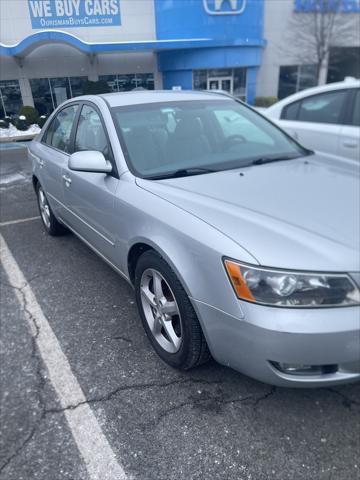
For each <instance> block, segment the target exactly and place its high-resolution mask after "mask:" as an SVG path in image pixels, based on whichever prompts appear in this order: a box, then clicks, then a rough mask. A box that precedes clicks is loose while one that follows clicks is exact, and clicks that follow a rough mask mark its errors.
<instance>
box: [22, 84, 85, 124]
mask: <svg viewBox="0 0 360 480" xmlns="http://www.w3.org/2000/svg"><path fill="white" fill-rule="evenodd" d="M86 80H87V78H86V77H59V78H33V79H31V80H30V86H31V91H32V94H33V99H34V105H35V108H36V109H37V111H38V112H39V114H40V115H47V114H49V113H51V112H52V111H53V110H55V108H56V107H58V106H59V105H60V104H61V103H62V102H64V101H65V100H67V99H68V98H73V97H77V96H78V95H82V94H83V86H84V84H85V82H86Z"/></svg>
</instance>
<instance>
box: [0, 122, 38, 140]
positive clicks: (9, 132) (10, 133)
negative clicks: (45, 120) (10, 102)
mask: <svg viewBox="0 0 360 480" xmlns="http://www.w3.org/2000/svg"><path fill="white" fill-rule="evenodd" d="M40 131H41V128H40V127H39V125H36V124H34V125H30V127H29V128H28V129H27V130H18V129H17V128H16V127H15V126H14V125H13V124H12V123H10V125H9V128H0V138H9V137H23V136H24V135H37V134H38V133H40Z"/></svg>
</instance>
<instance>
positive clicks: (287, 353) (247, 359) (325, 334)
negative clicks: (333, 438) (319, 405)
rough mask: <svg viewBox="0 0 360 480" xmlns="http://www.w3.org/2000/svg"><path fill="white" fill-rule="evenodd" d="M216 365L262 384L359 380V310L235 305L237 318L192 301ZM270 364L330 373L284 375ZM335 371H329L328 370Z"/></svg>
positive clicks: (308, 384) (302, 384)
mask: <svg viewBox="0 0 360 480" xmlns="http://www.w3.org/2000/svg"><path fill="white" fill-rule="evenodd" d="M193 304H194V307H195V309H196V311H197V313H198V316H199V320H200V323H201V325H202V327H203V331H204V334H205V336H206V339H207V342H208V345H209V348H210V351H211V353H212V355H213V357H214V358H215V359H216V360H217V361H218V362H219V363H221V364H223V365H227V366H229V367H231V368H234V369H235V370H238V371H239V372H241V373H244V374H246V375H249V376H250V377H253V378H256V379H257V380H260V381H262V382H265V383H270V384H273V385H278V386H287V387H318V386H327V385H335V384H341V383H349V382H354V381H357V380H360V308H359V307H343V308H326V309H290V308H274V307H264V306H260V305H255V304H250V303H246V302H241V310H242V311H243V313H244V317H243V318H237V317H234V316H231V315H229V314H227V313H225V312H223V311H221V310H218V309H217V308H215V307H212V306H210V305H207V304H205V303H202V302H199V301H197V300H193ZM272 362H275V364H276V363H279V364H281V363H286V364H299V365H314V366H316V365H319V366H320V365H325V366H327V365H331V366H335V367H336V368H332V373H321V374H304V375H301V374H299V373H297V374H288V373H283V372H281V371H280V370H279V369H278V368H276V367H275V366H274V364H273V363H272ZM334 370H335V371H334Z"/></svg>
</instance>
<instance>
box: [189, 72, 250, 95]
mask: <svg viewBox="0 0 360 480" xmlns="http://www.w3.org/2000/svg"><path fill="white" fill-rule="evenodd" d="M193 88H194V90H224V91H226V92H229V93H231V94H232V95H234V96H235V97H237V98H239V99H240V100H244V101H245V100H246V68H217V69H211V70H194V71H193Z"/></svg>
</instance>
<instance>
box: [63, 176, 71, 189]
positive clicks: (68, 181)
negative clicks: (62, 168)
mask: <svg viewBox="0 0 360 480" xmlns="http://www.w3.org/2000/svg"><path fill="white" fill-rule="evenodd" d="M62 178H63V180H64V181H65V185H66V186H67V187H70V184H71V178H70V177H68V176H67V175H63V176H62Z"/></svg>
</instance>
